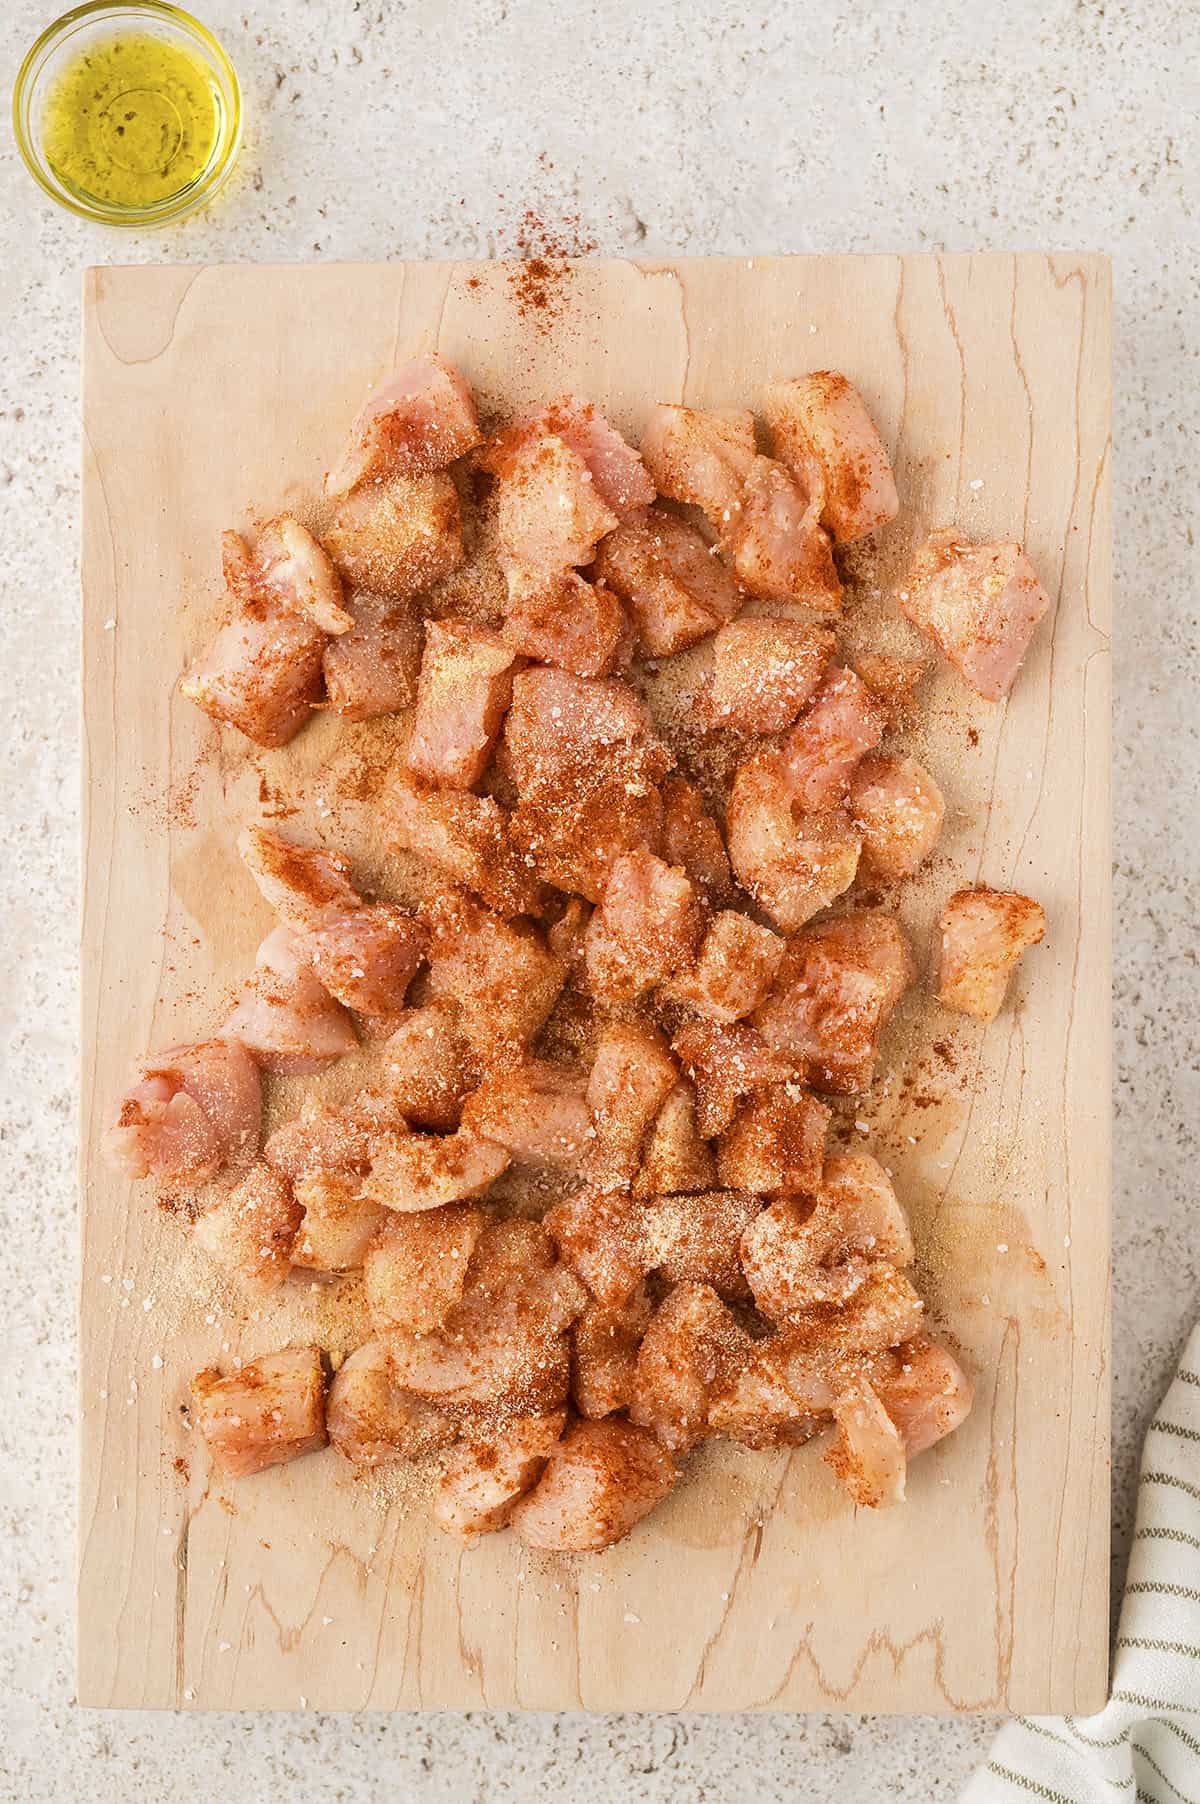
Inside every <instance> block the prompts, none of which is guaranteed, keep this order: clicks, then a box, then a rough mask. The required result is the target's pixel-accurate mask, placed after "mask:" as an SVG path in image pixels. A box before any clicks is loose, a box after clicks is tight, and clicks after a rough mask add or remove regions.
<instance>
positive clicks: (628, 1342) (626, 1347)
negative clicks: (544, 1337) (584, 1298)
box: [571, 1284, 653, 1421]
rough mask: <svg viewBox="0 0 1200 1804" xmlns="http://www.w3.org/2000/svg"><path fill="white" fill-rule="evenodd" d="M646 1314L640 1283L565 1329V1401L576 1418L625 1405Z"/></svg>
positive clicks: (646, 1323) (648, 1309)
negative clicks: (568, 1370) (568, 1399)
mask: <svg viewBox="0 0 1200 1804" xmlns="http://www.w3.org/2000/svg"><path fill="white" fill-rule="evenodd" d="M652 1314H653V1306H652V1304H651V1302H650V1293H649V1291H648V1290H647V1289H646V1286H645V1285H644V1284H639V1285H637V1287H636V1288H635V1289H634V1290H633V1291H631V1292H630V1294H629V1296H628V1297H626V1298H625V1300H624V1301H623V1302H621V1303H617V1304H615V1305H614V1306H612V1307H609V1306H607V1305H606V1304H604V1303H589V1304H588V1306H587V1308H586V1309H585V1310H584V1312H583V1314H582V1315H581V1316H580V1318H579V1320H578V1321H577V1322H576V1323H575V1326H574V1328H573V1329H572V1330H571V1400H572V1402H573V1403H574V1405H575V1408H576V1409H577V1410H578V1411H579V1414H580V1415H581V1416H587V1417H588V1418H589V1419H591V1420H593V1421H594V1420H597V1419H598V1418H599V1417H601V1416H611V1415H612V1414H613V1412H614V1410H618V1409H627V1408H628V1407H629V1400H630V1398H631V1397H632V1395H633V1376H634V1372H635V1371H636V1369H637V1354H638V1348H639V1347H640V1346H641V1343H642V1336H643V1335H644V1334H645V1332H646V1329H647V1328H648V1327H649V1325H650V1317H651V1315H652Z"/></svg>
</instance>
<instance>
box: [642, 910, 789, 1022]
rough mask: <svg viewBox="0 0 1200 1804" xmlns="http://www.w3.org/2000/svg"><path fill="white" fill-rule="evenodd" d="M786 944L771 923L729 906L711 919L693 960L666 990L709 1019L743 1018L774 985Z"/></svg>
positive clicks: (669, 994) (672, 997)
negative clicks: (761, 923)
mask: <svg viewBox="0 0 1200 1804" xmlns="http://www.w3.org/2000/svg"><path fill="white" fill-rule="evenodd" d="M783 948H784V942H783V940H782V939H781V938H780V937H779V935H778V934H777V933H772V932H771V930H770V928H769V927H759V926H757V925H756V924H755V923H754V922H753V921H752V920H750V919H749V917H748V916H747V915H743V914H738V913H737V912H736V911H735V910H733V909H726V910H724V911H723V912H722V913H721V914H718V915H715V916H714V917H713V919H712V921H711V922H710V923H709V927H708V931H707V933H706V934H705V935H704V939H703V941H702V943H701V946H700V950H699V952H698V953H697V955H696V959H695V962H694V963H693V964H691V965H688V966H685V967H684V968H682V969H681V970H677V971H676V974H675V976H674V977H673V978H671V980H670V981H669V982H668V983H665V984H664V985H663V994H664V995H665V996H669V997H670V998H671V999H672V1001H674V1002H683V1003H686V1004H687V1006H688V1007H689V1008H693V1009H695V1011H696V1013H697V1014H698V1015H703V1016H704V1017H705V1018H706V1019H707V1020H709V1021H739V1020H741V1018H742V1016H743V1015H749V1014H751V1013H752V1012H753V1010H754V1009H756V1008H757V1007H758V1004H759V1003H760V1002H761V1001H762V999H763V997H764V996H765V995H766V993H767V991H768V990H769V989H770V987H771V983H772V981H773V979H774V976H775V973H776V971H777V970H778V968H779V961H780V959H781V958H782V957H783Z"/></svg>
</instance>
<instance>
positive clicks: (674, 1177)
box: [633, 1082, 717, 1197]
mask: <svg viewBox="0 0 1200 1804" xmlns="http://www.w3.org/2000/svg"><path fill="white" fill-rule="evenodd" d="M716 1177H717V1167H716V1162H715V1160H714V1159H713V1155H712V1149H711V1148H710V1146H709V1145H708V1142H707V1141H706V1140H703V1139H701V1137H700V1129H699V1127H698V1126H697V1124H696V1092H695V1091H694V1090H693V1088H692V1086H691V1084H688V1083H683V1082H680V1083H677V1084H676V1085H675V1088H674V1089H673V1090H672V1091H670V1092H669V1094H668V1096H667V1098H666V1100H665V1102H664V1103H663V1105H662V1108H661V1109H660V1110H659V1111H658V1114H657V1115H656V1116H655V1118H654V1122H653V1124H652V1126H651V1128H650V1132H649V1134H648V1135H647V1136H646V1141H645V1144H644V1146H643V1148H642V1161H641V1164H640V1165H639V1167H638V1170H637V1175H636V1176H635V1178H634V1180H633V1194H634V1196H645V1197H649V1196H671V1195H674V1194H675V1193H676V1192H684V1191H698V1190H710V1189H711V1188H712V1186H713V1185H714V1184H715V1182H716Z"/></svg>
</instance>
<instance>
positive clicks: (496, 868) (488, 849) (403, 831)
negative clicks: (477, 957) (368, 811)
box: [380, 770, 542, 915]
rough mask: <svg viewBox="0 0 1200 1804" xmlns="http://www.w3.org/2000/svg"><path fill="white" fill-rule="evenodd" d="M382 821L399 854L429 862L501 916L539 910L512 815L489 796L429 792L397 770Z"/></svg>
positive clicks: (537, 888) (538, 890)
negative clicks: (517, 840) (472, 891)
mask: <svg viewBox="0 0 1200 1804" xmlns="http://www.w3.org/2000/svg"><path fill="white" fill-rule="evenodd" d="M380 823H381V826H382V828H383V832H384V835H385V837H386V838H387V840H388V841H389V843H390V844H391V845H392V846H394V847H395V848H396V849H397V850H398V851H402V852H415V853H416V854H417V856H418V857H419V858H424V859H427V860H428V862H429V863H430V864H433V865H436V866H437V867H438V869H439V870H442V871H445V872H446V873H447V875H448V876H450V877H451V878H452V879H453V880H454V882H455V883H461V884H462V885H463V886H464V887H465V888H467V889H471V890H474V891H475V893H476V895H478V896H481V897H482V898H483V900H484V901H485V902H486V903H487V905H488V907H489V908H494V909H496V910H497V911H498V912H499V913H500V914H502V915H521V914H534V913H536V912H537V910H538V909H539V907H540V906H541V899H542V886H541V883H540V882H539V880H538V875H537V872H536V870H535V869H534V868H533V865H532V860H530V859H528V856H527V854H526V853H525V852H523V851H522V850H520V849H519V847H518V844H517V842H516V839H515V837H514V835H513V831H512V818H511V816H510V815H509V814H508V812H507V810H506V809H504V808H502V807H501V806H500V804H499V803H498V802H496V801H494V800H493V799H492V797H491V796H477V795H471V794H470V793H469V791H467V790H457V789H430V788H428V787H426V785H425V784H423V783H417V782H414V780H413V779H412V778H411V777H410V776H408V775H407V773H406V772H403V771H399V770H396V771H393V772H392V775H391V777H390V778H389V781H388V787H387V790H386V791H385V793H384V796H383V800H382V806H381V808H380Z"/></svg>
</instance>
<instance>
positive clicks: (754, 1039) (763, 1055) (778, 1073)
mask: <svg viewBox="0 0 1200 1804" xmlns="http://www.w3.org/2000/svg"><path fill="white" fill-rule="evenodd" d="M671 1046H672V1050H673V1051H674V1052H675V1054H676V1056H677V1058H678V1059H679V1062H680V1064H681V1065H682V1066H683V1069H684V1071H685V1073H686V1074H687V1076H688V1077H690V1078H691V1080H692V1083H693V1084H694V1085H695V1087H696V1126H697V1128H698V1129H699V1131H700V1133H701V1134H702V1135H703V1136H704V1138H705V1139H706V1140H712V1139H714V1138H715V1137H716V1135H718V1134H720V1133H723V1132H724V1130H725V1129H726V1128H727V1127H728V1126H729V1124H730V1122H731V1121H732V1120H733V1117H734V1111H735V1110H736V1108H737V1105H738V1103H739V1102H740V1101H741V1100H742V1098H743V1097H746V1096H750V1095H752V1094H753V1093H754V1092H755V1091H756V1090H761V1089H762V1088H763V1086H764V1085H766V1084H775V1083H779V1082H781V1081H782V1080H783V1079H785V1078H788V1077H790V1076H791V1072H792V1067H791V1062H790V1061H789V1060H788V1059H786V1058H783V1057H781V1055H780V1054H779V1053H777V1052H774V1051H772V1049H771V1048H770V1047H769V1046H768V1045H767V1043H766V1041H765V1040H764V1039H763V1037H762V1035H761V1034H760V1033H759V1031H758V1029H757V1028H755V1027H751V1026H749V1025H748V1024H747V1023H746V1022H744V1021H733V1022H728V1023H725V1022H717V1021H689V1022H688V1024H687V1026H686V1027H681V1028H680V1030H679V1032H678V1033H677V1034H676V1035H675V1038H674V1040H673V1041H672V1042H671Z"/></svg>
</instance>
